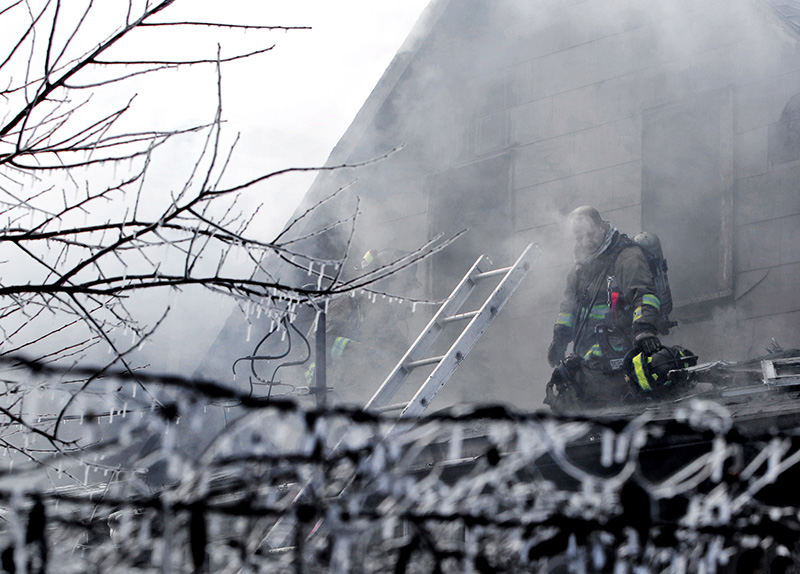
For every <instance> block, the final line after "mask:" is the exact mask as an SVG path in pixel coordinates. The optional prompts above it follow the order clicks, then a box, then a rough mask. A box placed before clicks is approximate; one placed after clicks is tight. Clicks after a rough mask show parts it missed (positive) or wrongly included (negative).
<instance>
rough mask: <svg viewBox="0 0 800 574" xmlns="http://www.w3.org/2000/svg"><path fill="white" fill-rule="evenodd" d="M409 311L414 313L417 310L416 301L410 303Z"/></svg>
mask: <svg viewBox="0 0 800 574" xmlns="http://www.w3.org/2000/svg"><path fill="white" fill-rule="evenodd" d="M411 312H412V313H416V312H417V302H416V301H414V302H413V303H411Z"/></svg>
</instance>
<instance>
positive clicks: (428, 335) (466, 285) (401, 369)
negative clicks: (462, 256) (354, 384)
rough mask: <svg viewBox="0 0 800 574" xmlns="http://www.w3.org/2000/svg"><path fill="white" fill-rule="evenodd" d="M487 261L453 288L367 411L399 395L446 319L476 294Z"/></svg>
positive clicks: (476, 266) (479, 259)
mask: <svg viewBox="0 0 800 574" xmlns="http://www.w3.org/2000/svg"><path fill="white" fill-rule="evenodd" d="M485 261H486V256H485V255H481V256H480V257H478V259H477V260H476V261H475V263H474V264H473V265H472V267H470V269H469V271H468V272H467V274H466V275H464V277H463V278H462V279H461V281H460V282H459V283H458V285H457V286H456V288H455V289H453V291H452V292H451V293H450V295H449V296H448V297H447V299H446V300H445V302H444V303H443V304H442V305H441V307H439V310H438V311H437V312H436V313H435V314H434V316H433V317H432V318H431V320H430V321H429V322H428V324H427V325H426V326H425V328H424V329H423V330H422V332H421V333H420V334H419V336H418V337H417V339H416V340H415V341H414V343H412V345H411V346H410V347H409V348H408V350H407V351H406V352H405V354H404V355H403V358H401V359H400V361H399V362H398V363H397V365H396V366H395V368H394V369H392V372H391V373H389V376H387V377H386V379H385V380H384V381H383V384H381V386H380V387H379V388H378V390H377V391H376V392H375V394H373V395H372V398H370V400H369V401H368V402H367V404H366V405H364V410H369V409H371V408H379V407H382V406H385V405H386V404H388V402H389V401H390V400H392V398H393V397H394V395H395V393H396V392H397V390H398V389H399V388H400V386H401V385H402V383H403V381H404V380H405V379H406V377H407V376H408V372H409V369H408V367H407V365H408V364H409V363H412V362H413V361H415V360H417V359H418V358H419V356H420V355H421V354H422V353H424V352H425V351H427V350H428V349H429V348H430V347H431V346H432V345H433V343H434V342H435V341H436V339H437V338H438V336H439V334H440V333H441V332H442V328H443V326H444V321H443V319H444V318H445V317H447V316H449V315H454V314H455V313H456V312H457V311H458V310H459V309H461V307H462V306H463V305H464V303H465V302H466V300H467V299H468V298H469V296H470V294H472V291H473V290H474V289H475V286H476V285H477V282H476V281H475V280H474V279H473V277H474V276H475V275H478V274H479V273H481V270H480V266H481V264H483V263H484V262H485Z"/></svg>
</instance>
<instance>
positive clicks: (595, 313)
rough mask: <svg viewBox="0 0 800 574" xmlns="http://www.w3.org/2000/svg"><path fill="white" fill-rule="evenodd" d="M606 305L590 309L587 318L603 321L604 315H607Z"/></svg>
mask: <svg viewBox="0 0 800 574" xmlns="http://www.w3.org/2000/svg"><path fill="white" fill-rule="evenodd" d="M608 311H609V308H608V305H595V306H594V307H592V311H591V313H589V317H590V318H592V319H605V318H606V315H608Z"/></svg>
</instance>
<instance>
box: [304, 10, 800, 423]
mask: <svg viewBox="0 0 800 574" xmlns="http://www.w3.org/2000/svg"><path fill="white" fill-rule="evenodd" d="M433 4H435V5H436V6H435V16H436V17H435V18H431V19H429V20H428V21H427V26H429V28H428V29H427V32H426V34H425V36H424V38H423V39H422V40H421V41H419V42H418V44H417V46H416V47H415V49H414V51H413V53H411V54H402V57H403V58H405V60H404V61H405V62H406V63H405V67H404V68H403V70H402V73H398V74H397V78H396V81H395V83H394V84H392V87H391V89H388V90H387V89H384V90H383V91H382V92H381V93H379V94H378V93H376V94H374V95H373V101H371V102H368V104H369V105H370V106H372V107H373V108H374V109H375V110H376V112H375V113H374V114H372V115H371V116H369V117H367V118H365V117H363V115H362V117H360V118H359V119H358V120H357V125H354V127H353V128H351V130H350V131H349V132H348V134H347V135H345V138H344V139H343V142H341V143H340V146H339V150H338V154H339V156H338V157H336V158H333V159H335V160H336V161H335V163H338V162H339V161H358V160H362V159H365V158H369V157H374V156H375V155H379V154H380V153H383V152H384V151H385V150H387V149H391V148H392V147H394V146H396V145H398V144H403V145H404V147H403V148H402V150H400V151H399V152H396V153H394V154H393V155H391V156H390V157H389V158H388V159H386V160H384V161H382V162H379V163H377V164H375V165H372V166H369V167H367V168H362V169H359V170H357V171H356V172H355V173H351V172H350V171H349V170H343V171H338V172H333V173H330V174H325V175H322V176H320V177H319V178H318V180H317V181H316V183H315V185H314V187H313V188H312V190H311V192H310V194H309V201H312V200H313V198H315V197H320V196H321V194H324V193H326V192H330V191H332V190H333V189H335V188H336V186H338V185H342V184H344V183H346V182H348V181H350V180H352V179H353V178H354V177H357V178H358V182H357V183H356V184H355V185H353V186H352V189H351V190H349V193H351V195H353V196H355V195H358V196H359V197H360V198H361V210H362V212H363V213H362V217H361V222H360V226H359V228H358V230H357V233H356V241H355V245H356V247H355V248H354V253H355V251H357V250H359V249H366V248H370V247H389V246H391V247H394V248H397V249H403V250H410V249H413V248H414V247H415V246H416V245H418V244H420V243H421V242H422V241H424V240H425V239H429V238H431V237H433V236H434V235H436V234H437V233H440V232H442V233H446V234H448V233H454V232H456V231H458V230H460V229H462V228H469V229H470V231H469V232H468V233H467V234H466V236H465V238H464V239H463V240H461V241H459V242H458V243H457V244H456V245H454V246H453V248H452V249H450V250H448V251H446V252H445V253H443V254H440V255H437V256H436V257H434V258H432V259H431V260H430V261H428V262H427V263H425V264H424V265H422V266H420V267H419V268H418V269H414V270H412V271H411V273H413V274H414V276H415V278H416V279H418V280H419V287H418V288H416V291H414V292H412V293H409V295H413V296H420V297H432V298H437V297H441V296H443V295H444V294H445V293H446V292H447V291H448V289H449V287H448V286H451V285H454V284H455V283H456V282H457V280H458V278H459V275H460V273H463V272H464V271H466V269H467V267H468V266H469V264H470V263H471V261H472V260H473V259H474V257H476V256H477V255H478V254H480V253H484V252H485V253H488V254H489V255H490V256H491V257H492V258H493V260H494V261H495V263H496V264H498V265H501V264H506V263H508V262H509V261H510V260H511V259H512V258H513V257H514V256H515V255H516V254H518V253H519V252H520V251H521V250H522V248H523V246H524V245H526V244H528V243H531V242H533V243H535V244H536V245H537V253H538V255H537V259H536V262H535V265H534V267H533V269H532V271H531V273H530V274H529V277H528V278H527V279H526V282H525V283H524V285H523V287H521V288H520V290H519V292H518V293H517V294H516V295H515V296H514V298H513V299H512V301H511V302H510V303H509V305H508V307H507V308H506V310H505V311H504V312H503V314H502V316H501V317H500V319H499V320H498V321H496V322H495V323H494V324H493V326H492V327H491V328H490V330H489V332H488V333H487V335H486V336H485V337H484V339H483V340H481V341H480V342H479V344H478V346H477V347H476V349H475V350H474V351H473V353H472V354H471V355H470V356H469V357H468V358H467V360H466V361H465V362H464V364H463V365H462V367H461V368H460V370H459V372H458V373H457V374H456V376H455V377H454V378H453V379H452V381H451V382H450V383H449V384H448V387H447V388H446V389H445V391H444V393H443V395H442V396H441V397H440V399H439V400H438V404H439V405H440V406H442V405H445V404H450V403H453V402H459V401H476V400H480V401H499V402H508V403H512V404H514V405H516V406H519V407H526V408H536V407H538V406H540V405H541V401H542V398H543V396H544V384H545V382H546V380H547V379H548V378H549V368H548V366H547V364H546V361H545V354H546V348H547V344H548V342H549V339H550V336H551V333H552V323H553V319H554V315H555V313H556V309H557V305H558V302H559V299H560V296H561V290H562V288H563V283H564V278H565V275H566V273H567V271H568V269H569V268H570V266H571V264H572V255H571V245H570V241H569V238H568V237H567V236H566V235H565V232H564V229H563V225H562V223H563V217H564V215H565V214H566V213H568V212H569V211H571V210H572V209H573V208H574V207H576V206H578V205H581V204H592V205H595V206H596V207H598V208H599V209H600V210H601V213H602V214H603V215H604V217H606V218H608V219H609V220H610V221H612V223H613V224H614V225H616V226H617V227H619V228H620V229H621V230H623V231H626V232H628V233H629V234H633V233H636V232H638V231H640V230H641V229H642V227H643V225H648V224H650V225H656V226H659V228H658V229H649V230H650V231H656V232H657V233H659V234H661V235H662V240H665V241H664V249H665V252H666V256H667V259H668V261H669V263H670V265H671V267H672V269H673V272H674V273H675V275H674V276H673V277H675V276H679V277H683V278H684V279H683V280H682V281H681V284H680V285H674V289H675V291H676V293H683V295H684V299H685V300H684V301H681V300H680V298H678V300H676V306H677V307H678V309H677V310H676V312H675V315H676V316H677V318H678V319H679V320H680V322H681V324H680V326H679V328H678V329H676V330H675V331H674V332H673V334H671V335H670V336H669V337H668V338H667V341H668V342H670V343H673V344H683V345H685V346H688V347H689V348H691V349H692V350H694V351H695V352H697V353H698V354H699V355H700V356H701V358H702V359H708V360H715V359H741V358H745V357H748V356H752V355H755V354H759V353H760V352H761V351H762V350H763V347H764V346H765V345H766V344H768V343H769V342H770V339H771V338H772V337H775V338H776V339H777V340H778V341H779V342H780V343H781V344H783V345H784V346H787V347H789V346H800V329H799V328H798V318H800V290H798V289H797V288H796V285H797V284H798V280H799V279H800V192H799V191H798V182H800V179H798V175H800V152H798V153H794V151H793V150H792V149H788V151H787V149H786V148H787V146H788V147H789V148H791V146H792V145H793V144H792V142H793V140H792V138H791V133H793V131H792V130H793V126H792V125H791V121H792V117H793V116H792V114H791V113H790V112H791V110H789V112H786V111H784V110H785V108H786V106H787V103H788V102H789V101H790V99H791V98H792V96H794V95H795V94H798V93H800V58H798V49H797V43H796V40H795V38H794V36H792V34H791V32H790V31H788V29H787V28H785V27H783V25H782V23H781V21H780V20H779V19H778V18H777V17H776V16H775V15H774V13H772V12H771V11H770V9H769V7H768V6H767V5H766V4H765V3H763V2H761V1H758V0H704V1H703V2H696V1H691V0H670V1H669V2H666V3H643V2H640V1H634V0H602V1H598V0H595V1H565V0H558V1H556V0H539V1H537V2H522V1H515V0H495V1H492V2H487V1H485V0H480V1H479V0H459V1H455V0H452V1H449V2H447V1H443V0H442V1H438V2H434V3H433ZM378 98H382V100H381V101H379V102H377V103H376V102H375V101H374V100H376V99H378ZM716 102H721V103H716ZM701 106H707V109H708V110H711V111H710V112H706V111H705V110H706V108H702V107H701ZM698 110H700V111H698ZM692 113H693V114H695V116H696V117H695V116H691V115H687V114H692ZM681 122H682V123H681ZM794 127H797V126H794ZM356 128H357V129H356ZM670 129H672V132H677V133H671V132H670ZM664 134H667V135H664ZM787 134H789V135H787ZM667 136H669V137H667ZM799 141H800V140H799ZM709 142H715V143H713V144H711V143H709ZM787 142H789V143H787ZM701 147H702V149H701ZM709 158H710V159H709ZM690 164H691V165H690ZM704 169H705V170H711V171H703V170H704ZM692 170H694V171H692ZM695 172H696V173H699V174H700V175H701V176H702V177H704V178H706V179H705V180H704V179H702V178H700V179H697V178H695V179H691V178H692V177H693V175H692V174H694V173H695ZM654 174H656V175H654ZM687 181H700V182H703V181H709V182H711V183H709V184H708V185H707V187H708V189H707V190H706V189H705V187H703V188H702V189H700V188H698V190H695V191H691V190H690V192H687V193H685V194H684V196H681V195H680V194H679V193H678V191H680V190H681V189H685V186H686V185H688V184H687V183H686V182H687ZM702 185H703V186H705V184H702ZM670 186H673V187H670ZM677 186H683V187H680V188H679V187H677ZM643 190H644V192H643ZM643 194H644V195H643ZM648 194H649V195H648ZM673 196H674V200H673ZM659 205H660V206H662V207H658V206H659ZM653 206H655V207H653ZM663 206H669V207H668V208H669V210H670V213H673V212H674V213H673V214H674V217H675V218H676V219H672V220H670V219H669V218H664V217H661V218H660V219H659V216H660V215H663V214H664V213H665V210H666V209H667V207H663ZM648 210H649V211H648ZM704 218H705V219H704ZM670 221H672V222H674V225H670ZM687 222H690V223H688V224H687ZM709 230H710V231H709ZM666 239H668V241H667V240H666ZM714 240H717V241H719V246H718V248H717V247H716V246H713V247H714V249H707V250H706V251H707V252H708V253H711V254H712V255H708V256H704V255H702V254H698V246H699V245H700V243H703V244H704V245H705V246H706V247H709V245H708V243H710V242H713V241H714ZM703 257H707V258H709V257H710V258H713V259H714V261H711V262H705V263H704V262H703V260H702V258H703ZM698 258H699V259H698ZM713 274H717V275H718V277H717V276H716V275H713ZM694 278H701V279H703V280H704V281H705V283H703V285H705V286H695V287H691V286H692V284H693V283H692V279H694ZM701 283H702V282H701ZM405 284H406V285H408V282H406V283H405ZM673 284H674V279H673ZM706 284H707V285H706ZM698 285H700V283H698ZM708 285H711V286H712V287H713V286H715V285H718V286H719V288H718V289H716V288H714V289H711V288H710V287H709V288H707V287H708ZM385 286H386V288H387V289H388V290H391V288H392V282H391V281H388V282H386V283H385ZM687 286H689V287H691V288H689V287H687ZM412 291H413V290H412ZM701 291H702V292H701ZM695 295H696V296H695ZM408 307H409V306H406V307H405V308H404V309H405V310H404V311H397V313H401V314H402V313H406V314H408V313H410V308H408ZM423 315H424V311H419V310H417V313H416V315H415V316H414V317H413V321H414V322H415V324H416V323H419V322H420V321H421V318H422V316H423ZM403 350H404V349H402V348H401V349H398V351H397V353H398V356H399V354H401V353H402V351H403ZM367 379H370V380H367ZM379 379H380V376H379V373H375V374H374V375H371V376H370V377H365V380H364V389H365V390H364V392H368V391H369V389H372V388H375V386H376V384H377V381H378V380H379ZM334 384H335V383H334ZM362 394H363V392H362Z"/></svg>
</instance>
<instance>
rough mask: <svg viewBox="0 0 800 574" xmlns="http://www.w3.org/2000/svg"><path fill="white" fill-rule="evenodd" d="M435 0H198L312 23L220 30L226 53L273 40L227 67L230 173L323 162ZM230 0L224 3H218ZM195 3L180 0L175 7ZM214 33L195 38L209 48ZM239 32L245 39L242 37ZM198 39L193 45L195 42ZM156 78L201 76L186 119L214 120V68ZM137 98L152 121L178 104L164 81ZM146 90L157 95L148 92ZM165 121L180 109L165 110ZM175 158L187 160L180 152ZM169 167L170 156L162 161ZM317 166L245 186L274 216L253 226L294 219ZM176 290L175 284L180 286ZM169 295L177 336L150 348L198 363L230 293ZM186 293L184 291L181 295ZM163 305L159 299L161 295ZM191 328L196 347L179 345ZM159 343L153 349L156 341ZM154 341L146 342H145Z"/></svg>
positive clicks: (244, 15) (243, 16)
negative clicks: (207, 299) (209, 300)
mask: <svg viewBox="0 0 800 574" xmlns="http://www.w3.org/2000/svg"><path fill="white" fill-rule="evenodd" d="M428 2H429V0H381V1H375V0H337V1H336V2H332V1H330V0H291V1H281V2H278V1H264V2H260V3H257V4H256V3H253V2H251V1H249V0H228V1H226V2H224V3H220V2H215V1H207V0H202V2H201V1H200V0H192V4H191V11H190V12H186V13H185V14H186V16H187V18H188V17H191V18H194V19H208V20H210V19H214V20H216V21H219V22H237V23H242V22H243V21H244V22H246V23H258V24H266V25H285V26H311V28H312V29H311V30H297V31H290V32H270V33H267V34H266V36H265V35H264V33H256V32H247V33H246V34H245V35H244V38H242V35H241V34H238V35H236V36H233V37H232V39H231V40H229V41H227V42H226V40H228V38H224V37H223V38H221V39H220V41H221V43H222V46H223V53H225V52H224V51H225V50H234V49H238V48H240V47H242V46H248V45H249V44H248V42H253V43H254V44H255V45H264V43H265V42H264V40H265V38H266V39H267V40H268V42H267V43H274V44H275V48H274V49H273V50H272V51H270V52H269V53H267V54H264V55H261V56H258V57H257V59H255V60H251V61H249V62H244V63H242V64H237V63H233V64H230V65H228V66H227V67H226V68H225V69H224V71H223V102H224V104H223V105H224V112H223V117H224V119H225V120H226V131H227V134H228V136H229V137H231V136H232V134H238V135H239V138H240V139H239V143H238V146H237V151H236V154H235V155H234V156H233V157H234V159H233V161H232V162H231V166H230V168H229V170H228V172H227V173H228V176H229V177H230V178H231V181H241V180H243V179H248V178H249V177H253V176H257V175H259V174H261V173H265V172H268V171H272V170H277V169H281V168H284V167H288V166H294V167H296V166H317V165H323V164H324V163H325V161H326V160H327V158H328V155H329V154H330V152H331V150H332V149H333V147H334V146H335V145H336V143H337V142H338V140H339V139H340V137H341V136H342V135H343V134H344V132H345V131H346V130H347V128H348V127H349V125H350V123H351V122H352V120H353V119H354V117H355V115H356V114H357V113H358V111H359V109H360V108H361V106H362V105H363V103H364V101H365V100H366V99H367V97H368V96H369V94H370V92H371V91H372V89H373V88H374V87H375V84H376V83H377V82H378V80H379V79H380V77H381V75H382V74H383V72H384V70H385V69H386V67H387V66H388V65H389V63H390V62H391V61H392V59H393V57H394V56H395V54H396V53H397V51H398V49H399V48H400V46H401V45H402V43H403V41H404V40H405V39H406V37H407V36H408V34H409V32H410V31H411V29H412V28H413V26H414V24H415V22H416V21H417V19H418V18H419V16H420V15H421V13H422V12H423V10H424V8H425V6H426V5H427V4H428ZM222 5H224V9H221V8H220V7H221V6H222ZM187 6H189V5H188V4H183V5H181V4H180V3H178V4H176V12H175V14H172V16H173V17H175V16H176V15H181V12H180V9H182V8H184V9H185V7H187ZM207 40H208V39H207V38H203V39H198V43H199V44H201V45H202V49H204V50H207V49H208V45H207V44H208V41H207ZM240 42H242V43H240ZM193 49H196V48H193ZM173 76H174V77H172V78H170V76H169V75H164V76H162V77H161V78H159V82H162V83H163V85H164V86H165V90H166V91H169V90H170V87H169V86H170V82H173V81H174V82H176V84H175V85H174V89H175V90H181V91H182V92H185V91H186V90H185V88H186V84H187V83H189V82H197V89H196V90H194V91H193V93H195V94H196V97H194V98H193V99H192V101H191V102H189V101H185V99H182V100H179V101H180V105H181V108H180V109H179V110H177V111H178V112H179V113H180V114H181V115H183V116H185V117H184V118H183V120H182V121H186V122H189V123H191V122H192V121H204V120H205V121H207V120H209V119H211V117H212V116H213V112H214V109H215V100H214V95H215V92H216V76H215V75H214V72H213V70H210V69H208V68H207V67H206V68H205V69H203V70H198V71H195V72H191V73H187V72H186V71H183V72H180V73H176V74H174V75H173ZM140 96H141V97H140V101H138V102H137V104H138V106H139V112H138V114H139V115H138V116H136V117H137V118H143V117H146V116H148V115H149V116H153V117H151V118H147V119H148V121H149V120H152V119H155V120H158V119H159V118H158V116H160V115H161V116H172V115H173V114H175V113H176V110H175V108H170V107H168V106H165V105H161V103H162V102H164V101H165V99H164V98H163V97H162V96H163V94H159V91H157V90H155V91H154V90H143V91H142V93H141V94H140ZM148 98H154V99H152V100H148ZM164 119H165V121H166V122H167V123H169V122H171V121H173V120H174V118H173V117H166V118H164ZM175 161H176V162H179V163H180V162H183V163H185V160H183V159H182V158H181V157H175ZM162 169H163V166H162ZM314 177H315V176H314V174H313V173H312V174H302V175H289V176H282V177H280V178H277V179H273V180H270V181H269V182H268V183H266V184H263V185H260V186H259V187H258V188H256V189H253V190H252V191H251V192H248V194H247V195H246V196H245V201H246V202H248V203H246V204H245V205H248V206H255V205H256V204H258V203H264V206H265V209H264V210H262V213H263V212H264V211H266V214H267V216H266V217H265V218H262V219H261V220H260V221H259V225H260V228H259V229H256V230H253V231H254V233H257V234H258V235H259V236H261V237H262V238H263V239H270V238H272V237H274V235H275V234H276V233H278V232H279V231H280V229H281V228H282V227H283V225H284V224H285V223H286V221H288V219H289V217H290V216H291V214H292V212H293V211H294V209H295V208H296V206H297V204H298V203H299V202H300V200H301V199H302V197H303V195H304V194H305V192H306V190H307V189H308V187H309V186H310V185H311V183H312V181H313V179H314ZM173 295H174V294H173ZM180 301H181V298H178V299H177V300H176V299H175V298H174V297H171V301H170V303H171V305H172V311H171V317H170V320H169V321H167V322H165V323H164V324H163V325H162V327H161V329H160V332H159V334H158V336H157V338H160V339H162V340H164V339H166V340H169V341H171V344H170V347H171V349H172V352H170V353H169V356H167V357H164V356H160V355H161V354H159V353H157V352H155V353H154V352H146V355H147V356H148V360H149V361H150V362H151V364H152V366H153V367H155V368H157V369H162V370H169V371H180V372H191V371H192V365H194V364H196V361H197V360H198V357H199V356H202V353H204V352H205V350H206V349H207V348H209V347H210V346H211V345H212V343H213V340H214V338H215V337H216V335H217V334H218V332H219V330H220V329H221V327H222V325H223V323H224V321H225V319H226V318H227V317H228V315H229V314H230V313H231V311H232V310H233V307H232V303H231V302H229V301H221V300H219V299H215V302H216V303H215V304H214V305H205V304H204V305H202V307H203V310H202V313H200V311H199V309H198V308H197V306H196V305H195V304H191V305H181V304H178V303H180ZM184 302H185V300H184ZM156 307H158V305H156ZM188 331H191V332H192V343H193V344H192V345H191V346H190V347H191V348H186V347H185V346H183V345H177V346H176V345H175V342H176V341H178V340H183V339H184V337H185V334H186V333H187V332H188ZM158 346H159V345H158V344H157V341H156V344H154V345H153V346H151V347H150V350H151V351H152V349H154V348H158ZM145 349H147V347H145Z"/></svg>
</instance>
